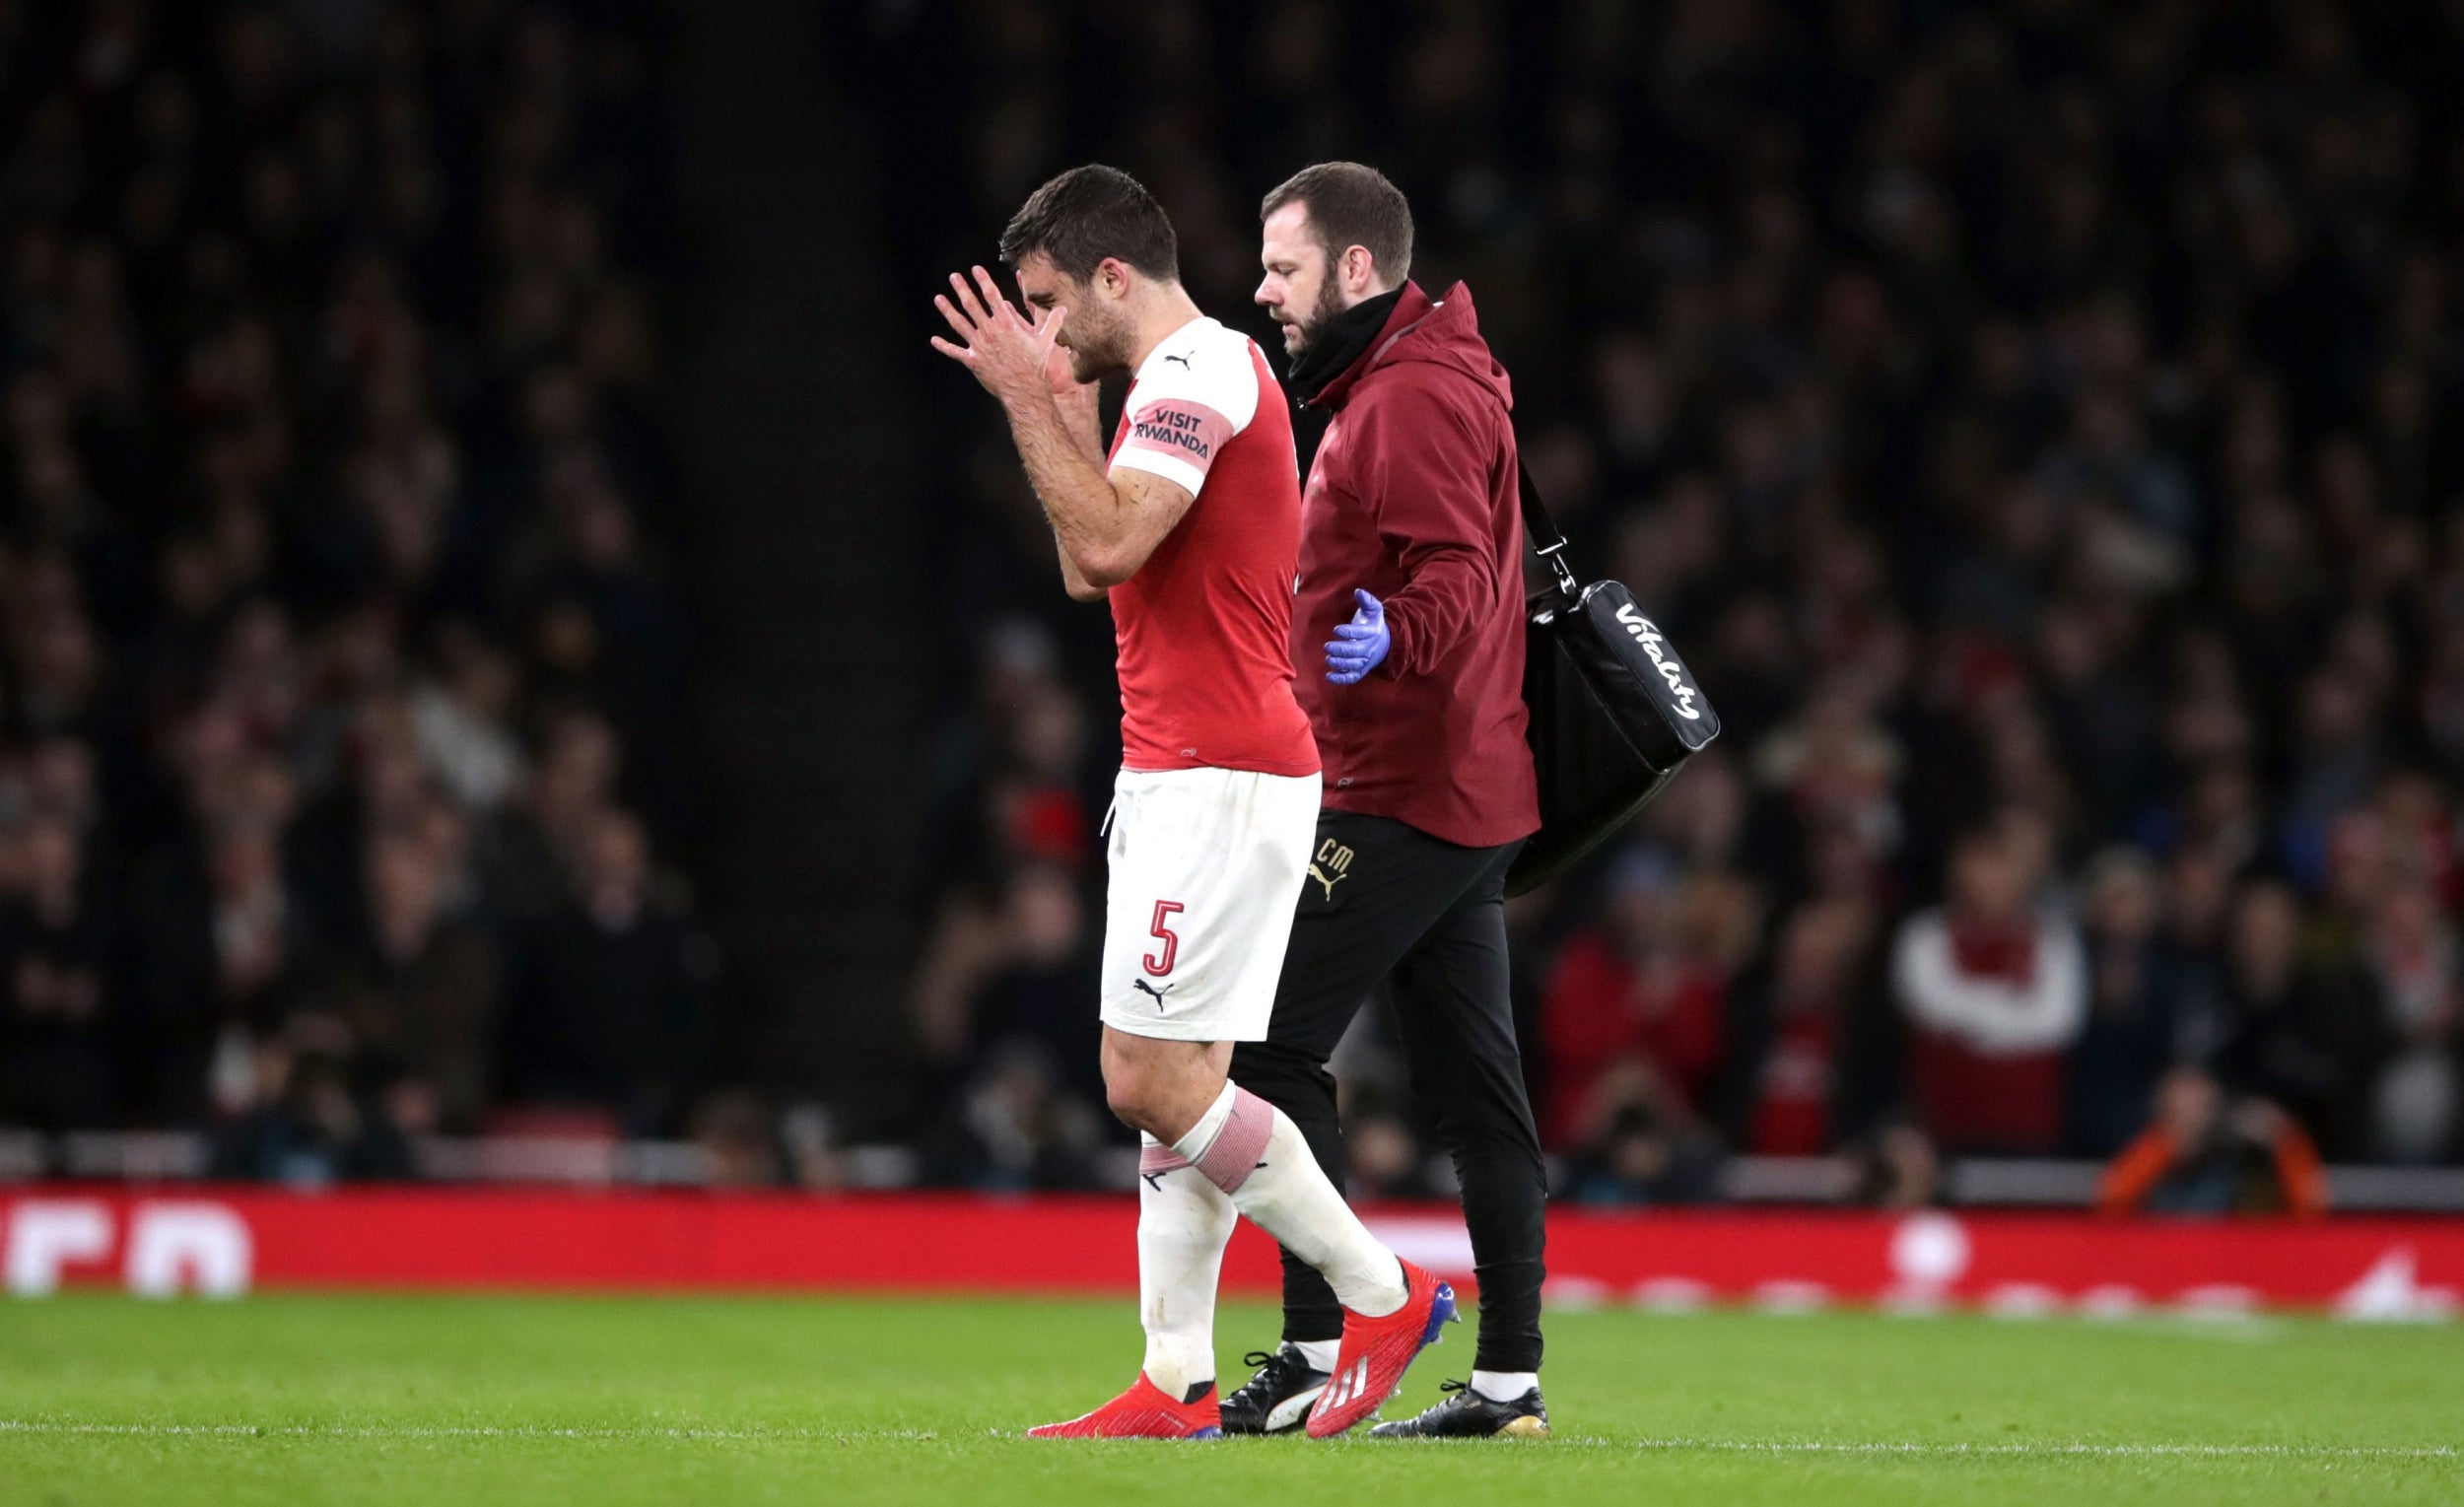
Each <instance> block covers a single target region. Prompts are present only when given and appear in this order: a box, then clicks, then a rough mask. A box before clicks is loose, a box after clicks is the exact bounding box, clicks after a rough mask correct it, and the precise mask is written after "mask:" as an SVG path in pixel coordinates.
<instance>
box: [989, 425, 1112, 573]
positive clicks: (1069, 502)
mask: <svg viewBox="0 0 2464 1507" xmlns="http://www.w3.org/2000/svg"><path fill="white" fill-rule="evenodd" d="M1006 406H1007V410H1008V414H1009V433H1010V437H1011V438H1012V439H1013V440H1015V441H1016V442H1017V445H1018V459H1019V460H1020V462H1021V463H1023V464H1024V465H1025V466H1026V469H1027V483H1028V485H1030V486H1032V487H1033V488H1035V496H1036V501H1038V502H1040V503H1042V504H1043V505H1044V515H1045V516H1046V517H1047V518H1049V519H1051V520H1052V524H1053V537H1054V538H1055V539H1057V540H1059V541H1060V543H1061V553H1062V555H1064V556H1065V557H1067V559H1068V560H1069V561H1070V563H1071V564H1072V565H1073V566H1074V567H1075V568H1076V570H1077V571H1078V573H1079V577H1080V579H1081V580H1082V581H1084V582H1087V583H1089V584H1090V585H1101V584H1105V583H1109V578H1110V577H1111V576H1112V575H1113V572H1112V570H1111V564H1112V562H1114V561H1115V560H1117V559H1118V557H1119V556H1120V555H1121V553H1122V551H1123V547H1124V545H1125V544H1127V543H1128V535H1129V507H1128V506H1127V504H1126V503H1125V502H1124V501H1123V499H1122V496H1121V494H1120V492H1119V491H1118V490H1116V489H1115V488H1114V486H1113V484H1112V478H1111V477H1109V476H1106V475H1105V474H1104V470H1103V466H1102V465H1101V464H1100V463H1099V461H1098V459H1097V458H1096V456H1094V455H1090V454H1089V453H1088V452H1087V450H1086V449H1084V448H1081V446H1080V444H1079V441H1078V438H1077V437H1076V436H1074V435H1073V434H1071V432H1070V429H1069V426H1068V425H1067V424H1066V423H1064V422H1063V421H1062V419H1061V407H1060V405H1059V404H1057V403H1055V402H1054V401H1053V399H1052V397H1051V395H1050V394H1038V395H1037V396H1036V397H1034V398H1032V399H1028V400H1023V401H1020V402H1015V403H1011V404H1008V405H1006Z"/></svg>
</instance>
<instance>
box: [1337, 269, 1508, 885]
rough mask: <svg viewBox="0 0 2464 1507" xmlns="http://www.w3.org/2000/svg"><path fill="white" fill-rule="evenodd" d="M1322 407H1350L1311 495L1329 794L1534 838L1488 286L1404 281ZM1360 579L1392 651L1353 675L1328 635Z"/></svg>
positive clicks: (1473, 842) (1441, 831) (1373, 810)
mask: <svg viewBox="0 0 2464 1507" xmlns="http://www.w3.org/2000/svg"><path fill="white" fill-rule="evenodd" d="M1313 401H1314V402H1315V403H1316V404H1317V405H1318V406H1319V407H1322V408H1325V409H1328V410H1330V411H1331V413H1332V414H1333V418H1332V421H1331V422H1330V423H1329V425H1328V427H1327V432H1326V438H1325V440H1324V441H1322V442H1321V443H1320V444H1319V445H1318V455H1317V459H1316V461H1315V462H1314V463H1313V464H1312V465H1311V466H1310V468H1309V485H1308V487H1307V489H1306V490H1305V491H1304V492H1303V493H1302V496H1301V539H1300V590H1299V596H1298V598H1297V600H1296V601H1295V602H1294V603H1293V610H1292V663H1293V665H1294V666H1295V667H1296V668H1297V669H1298V671H1299V673H1298V674H1297V675H1296V676H1294V679H1293V690H1294V691H1295V692H1296V693H1297V694H1298V696H1299V698H1300V704H1301V709H1302V710H1303V711H1305V712H1307V713H1308V714H1309V725H1310V729H1311V730H1312V731H1313V732H1315V733H1316V734H1317V738H1318V756H1319V758H1320V759H1321V760H1322V761H1324V763H1325V766H1326V796H1325V802H1326V805H1327V807H1328V808H1329V809H1332V810H1337V811H1358V812H1361V813H1363V814H1365V815H1370V816H1387V817H1393V818H1395V819H1396V820H1398V821H1402V822H1406V823H1408V824H1410V825H1411V826H1414V827H1417V828H1419V829H1420V830H1421V831H1423V832H1426V833H1428V834H1429V835H1431V836H1432V837H1438V838H1443V839H1444V840H1445V841H1447V842H1450V843H1458V844H1461V845H1463V846H1464V847H1467V848H1491V847H1495V846H1497V845H1499V844H1503V843H1511V842H1513V841H1515V840H1516V839H1518V838H1524V837H1529V836H1531V835H1532V833H1534V832H1536V831H1538V830H1539V829H1540V796H1539V791H1538V788H1536V786H1535V785H1534V783H1533V778H1532V753H1531V749H1530V747H1529V746H1528V745H1527V744H1526V743H1525V741H1524V723H1525V720H1526V713H1525V712H1524V708H1523V632H1524V623H1523V514H1522V511H1521V505H1520V501H1519V497H1518V489H1517V487H1516V485H1515V443H1514V426H1513V423H1512V422H1511V419H1510V416H1509V410H1510V409H1511V408H1512V407H1513V405H1514V394H1513V391H1512V389H1511V388H1510V387H1509V386H1508V385H1507V382H1506V369H1505V368H1503V367H1501V366H1499V365H1498V364H1497V359H1496V358H1495V357H1493V356H1491V355H1490V354H1489V351H1488V345H1487V343H1486V342H1484V341H1482V340H1481V339H1480V327H1479V321H1478V318H1477V316H1476V315H1475V313H1474V312H1473V309H1472V293H1471V290H1469V289H1467V288H1465V287H1464V285H1463V284H1461V283H1457V284H1456V285H1455V286H1454V287H1453V288H1451V289H1449V290H1447V293H1446V297H1445V298H1444V299H1443V300H1442V301H1440V302H1438V303H1435V304H1432V303H1430V302H1429V296H1428V295H1427V294H1425V293H1423V292H1421V290H1420V287H1419V285H1418V284H1416V283H1405V284H1404V285H1403V298H1402V299H1401V301H1399V302H1398V303H1397V304H1396V306H1395V311H1394V312H1393V313H1392V314H1391V315H1390V316H1388V318H1387V321H1386V326H1385V328H1384V329H1383V330H1381V331H1380V332H1379V334H1378V338H1377V340H1376V341H1375V342H1374V343H1373V344H1372V345H1371V346H1370V347H1369V353H1368V354H1367V355H1365V356H1363V357H1361V358H1360V360H1359V361H1357V362H1355V363H1353V365H1352V366H1351V367H1350V368H1349V369H1347V370H1345V371H1344V372H1342V373H1341V374H1339V375H1338V376H1336V377H1335V379H1334V380H1332V381H1330V382H1328V383H1327V385H1326V387H1325V388H1324V390H1322V391H1321V392H1320V393H1319V394H1318V396H1317V397H1316V398H1315V399H1314V400H1313ZM1355 587H1358V588H1360V589H1364V590H1366V591H1368V592H1369V594H1371V595H1372V596H1375V597H1377V598H1378V599H1379V600H1381V601H1383V602H1385V603H1386V623H1387V628H1388V630H1389V632H1391V633H1392V634H1393V635H1394V643H1393V646H1392V647H1391V648H1390V649H1389V650H1388V651H1387V655H1386V659H1385V662H1384V663H1382V664H1380V665H1379V666H1378V667H1377V668H1376V669H1375V670H1373V671H1371V672H1370V674H1369V675H1368V677H1367V678H1365V679H1363V680H1362V681H1361V682H1360V683H1359V684H1357V685H1348V686H1339V685H1335V684H1332V683H1330V682H1329V681H1328V680H1327V678H1326V645H1327V643H1328V641H1330V640H1332V639H1333V638H1334V637H1335V624H1337V623H1342V622H1348V621H1349V620H1350V619H1351V615H1352V611H1353V608H1354V606H1355V603H1354V602H1353V600H1352V591H1353V589H1354V588H1355Z"/></svg>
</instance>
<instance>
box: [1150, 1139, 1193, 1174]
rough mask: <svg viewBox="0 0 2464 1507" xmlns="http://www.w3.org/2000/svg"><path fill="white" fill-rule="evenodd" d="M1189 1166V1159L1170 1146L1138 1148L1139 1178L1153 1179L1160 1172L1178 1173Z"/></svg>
mask: <svg viewBox="0 0 2464 1507" xmlns="http://www.w3.org/2000/svg"><path fill="white" fill-rule="evenodd" d="M1189 1164H1190V1159H1189V1158H1188V1157H1186V1156H1183V1155H1182V1154H1181V1153H1180V1152H1178V1151H1175V1150H1173V1149H1172V1148H1171V1147H1170V1146H1140V1147H1139V1148H1138V1176H1139V1177H1142V1178H1146V1177H1153V1176H1154V1175H1155V1174H1157V1173H1159V1172H1178V1171H1180V1170H1181V1169H1182V1168H1184V1167H1186V1166H1188V1165H1189Z"/></svg>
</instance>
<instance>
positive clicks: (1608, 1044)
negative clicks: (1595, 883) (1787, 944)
mask: <svg viewBox="0 0 2464 1507" xmlns="http://www.w3.org/2000/svg"><path fill="white" fill-rule="evenodd" d="M1709 902H1710V897H1709V896H1708V894H1707V893H1704V892H1696V893H1693V894H1688V893H1687V892H1686V890H1685V888H1684V880H1683V874H1682V871H1681V870H1680V869H1679V868H1678V867H1677V865H1676V864H1675V863H1674V862H1673V861H1672V860H1670V859H1669V858H1668V857H1666V856H1663V855H1660V854H1658V853H1654V852H1651V851H1644V852H1640V853H1636V854H1634V855H1632V856H1629V857H1628V858H1627V859H1626V860H1625V861H1624V862H1623V863H1622V864H1621V865H1620V866H1619V868H1618V870H1617V872H1616V873H1615V875H1614V876H1612V877H1611V879H1610V880H1609V883H1608V897H1607V903H1606V905H1605V907H1604V914H1603V916H1602V918H1601V925H1599V926H1598V928H1597V929H1586V930H1583V931H1579V932H1577V933H1576V934H1575V935H1573V936H1571V937H1569V938H1568V939H1567V941H1566V943H1565V947H1564V950H1563V951H1562V952H1560V953H1559V955H1558V959H1557V966H1556V968H1555V970H1554V972H1553V973H1552V974H1551V975H1550V976H1549V982H1548V987H1547V990H1546V993H1544V994H1543V996H1542V999H1541V1003H1540V1040H1541V1045H1542V1048H1543V1053H1544V1061H1545V1062H1546V1067H1547V1075H1548V1090H1549V1091H1548V1099H1547V1101H1546V1102H1547V1105H1548V1108H1547V1110H1546V1112H1545V1120H1544V1125H1545V1130H1544V1134H1545V1139H1546V1142H1547V1143H1548V1144H1549V1145H1551V1146H1552V1147H1560V1148H1563V1147H1568V1146H1570V1145H1572V1144H1573V1143H1574V1142H1575V1140H1576V1139H1577V1138H1578V1132H1577V1130H1576V1128H1577V1127H1578V1126H1584V1125H1591V1124H1595V1123H1597V1122H1598V1121H1599V1120H1600V1119H1601V1116H1602V1111H1601V1106H1600V1104H1599V1102H1598V1101H1599V1100H1600V1098H1601V1094H1602V1084H1603V1080H1604V1079H1606V1078H1608V1077H1609V1076H1611V1075H1612V1074H1614V1073H1616V1071H1617V1070H1618V1069H1620V1068H1626V1067H1633V1066H1642V1067H1645V1068H1647V1069H1649V1071H1650V1072H1651V1073H1652V1074H1653V1076H1654V1077H1655V1079H1656V1080H1657V1081H1658V1082H1659V1083H1660V1084H1661V1085H1662V1086H1663V1090H1664V1092H1665V1093H1666V1094H1668V1095H1669V1096H1670V1097H1671V1099H1672V1100H1673V1101H1674V1102H1673V1104H1672V1105H1671V1108H1672V1109H1673V1110H1674V1112H1675V1113H1677V1114H1678V1115H1680V1116H1684V1117H1687V1118H1694V1117H1697V1116H1699V1115H1700V1114H1702V1113H1703V1112H1704V1111H1705V1110H1707V1108H1708V1104H1707V1100H1708V1096H1709V1093H1710V1088H1711V1084H1712V1080H1713V1078H1714V1076H1715V1074H1717V1072H1718V1071H1719V1068H1720V1062H1721V1054H1722V1051H1723V1045H1724V1044H1723V1041H1722V1036H1723V1031H1724V1025H1723V1021H1724V1019H1725V1014H1726V1010H1727V1004H1728V998H1727V980H1726V978H1725V977H1724V975H1723V970H1722V967H1721V961H1720V959H1719V956H1718V954H1717V952H1716V951H1715V950H1713V946H1714V944H1715V943H1716V940H1717V933H1716V932H1715V931H1713V930H1711V929H1709V928H1708V927H1706V925H1705V922H1707V921H1709V920H1711V918H1710V917H1709V916H1707V915H1706V914H1705V912H1706V910H1707V909H1708V905H1709Z"/></svg>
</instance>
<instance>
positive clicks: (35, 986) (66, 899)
mask: <svg viewBox="0 0 2464 1507" xmlns="http://www.w3.org/2000/svg"><path fill="white" fill-rule="evenodd" d="M80 843H81V839H80V836H79V834H78V831H77V828H76V827H75V825H74V824H73V823H72V822H71V821H70V820H69V819H68V818H66V817H64V816H61V815H58V814H55V813H49V812H45V813H42V814H38V815H35V816H33V817H31V818H28V819H27V820H26V821H25V822H23V823H22V824H21V825H20V827H19V829H18V831H17V833H16V836H15V842H14V845H13V846H14V848H15V850H16V852H15V854H14V856H13V859H12V861H11V862H10V863H9V864H8V865H7V867H8V868H9V869H10V870H11V871H12V873H11V878H12V880H13V883H11V884H10V885H9V886H7V887H8V888H12V889H16V890H18V891H19V892H20V894H21V895H22V897H23V898H21V899H17V900H14V901H11V902H7V903H0V1124H10V1125H24V1126H33V1127H35V1128H38V1129H42V1130H65V1129H71V1128H76V1127H85V1126H97V1125H108V1124H110V1123H111V1122H112V1121H113V1120H114V1119H115V1118H116V1117H117V1116H118V1114H119V1109H120V1063H119V1055H120V1042H121V1037H122V1034H123V1032H124V1030H125V1022H124V1021H123V1020H122V1018H121V1008H120V1004H121V1001H120V999H119V990H118V980H117V978H116V977H115V973H116V968H117V964H118V947H117V942H118V938H117V937H116V935H115V934H114V931H113V927H112V924H111V920H110V918H109V914H108V913H107V912H105V911H104V910H103V896H102V895H101V894H99V893H98V892H97V886H96V885H95V884H94V882H93V880H92V878H91V876H90V875H89V874H88V873H87V871H86V864H85V859H84V856H83V855H82V853H81V852H80Z"/></svg>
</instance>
